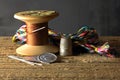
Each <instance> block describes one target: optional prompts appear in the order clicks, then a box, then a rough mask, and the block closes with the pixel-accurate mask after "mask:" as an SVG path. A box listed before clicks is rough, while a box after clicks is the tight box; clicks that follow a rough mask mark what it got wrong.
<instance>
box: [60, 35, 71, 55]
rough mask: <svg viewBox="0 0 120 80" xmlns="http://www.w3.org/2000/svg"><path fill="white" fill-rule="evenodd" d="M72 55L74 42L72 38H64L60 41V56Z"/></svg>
mask: <svg viewBox="0 0 120 80" xmlns="http://www.w3.org/2000/svg"><path fill="white" fill-rule="evenodd" d="M70 55H72V41H71V39H70V37H62V38H61V40H60V56H70Z"/></svg>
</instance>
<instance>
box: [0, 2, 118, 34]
mask: <svg viewBox="0 0 120 80" xmlns="http://www.w3.org/2000/svg"><path fill="white" fill-rule="evenodd" d="M24 10H55V11H57V12H59V14H60V16H59V17H57V18H55V19H54V20H52V21H50V22H49V27H50V28H52V29H54V30H55V31H57V32H62V33H74V32H75V31H77V30H78V29H79V28H80V27H81V26H83V25H88V26H90V27H94V28H95V29H96V30H97V32H98V33H99V35H100V36H120V0H0V30H1V31H0V35H2V36H5V35H13V34H14V33H15V32H16V30H17V29H18V28H19V27H20V26H21V25H22V24H24V23H23V22H21V21H19V20H16V19H14V18H13V16H14V13H16V12H19V11H24Z"/></svg>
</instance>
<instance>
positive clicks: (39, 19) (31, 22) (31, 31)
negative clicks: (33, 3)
mask: <svg viewBox="0 0 120 80" xmlns="http://www.w3.org/2000/svg"><path fill="white" fill-rule="evenodd" d="M57 16H58V13H57V12H55V11H47V10H35V11H23V12H18V13H16V14H15V15H14V18H16V19H18V20H21V21H23V22H25V23H26V25H27V44H25V45H22V46H20V47H19V48H17V49H16V52H17V53H18V54H21V55H27V56H33V55H39V54H43V53H46V52H52V53H56V52H58V48H57V47H55V46H53V45H50V44H49V43H48V21H50V20H52V19H53V18H55V17H57Z"/></svg>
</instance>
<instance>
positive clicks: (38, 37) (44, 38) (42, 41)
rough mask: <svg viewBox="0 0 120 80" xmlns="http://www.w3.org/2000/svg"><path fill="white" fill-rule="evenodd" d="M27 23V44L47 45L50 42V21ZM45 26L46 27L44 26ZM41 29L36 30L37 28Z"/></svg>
mask: <svg viewBox="0 0 120 80" xmlns="http://www.w3.org/2000/svg"><path fill="white" fill-rule="evenodd" d="M26 24H27V44H28V45H47V44H48V23H38V24H28V23H26ZM43 26H44V27H45V28H43ZM40 28H43V29H41V30H38V31H35V30H37V29H40ZM34 31H35V32H34Z"/></svg>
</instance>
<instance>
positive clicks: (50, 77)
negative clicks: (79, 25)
mask: <svg viewBox="0 0 120 80" xmlns="http://www.w3.org/2000/svg"><path fill="white" fill-rule="evenodd" d="M100 39H101V40H102V41H103V42H104V41H108V42H109V43H110V45H111V47H115V48H116V50H117V51H118V52H120V37H119V36H115V37H100ZM19 46H20V45H17V44H15V43H12V42H11V37H0V80H120V58H107V57H103V56H100V55H98V54H90V53H88V54H84V55H79V56H67V57H61V58H60V61H58V62H55V63H52V64H43V66H36V65H35V66H32V65H29V64H26V63H23V62H20V61H17V60H13V59H10V58H8V55H17V54H16V51H15V50H16V48H17V47H19Z"/></svg>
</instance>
